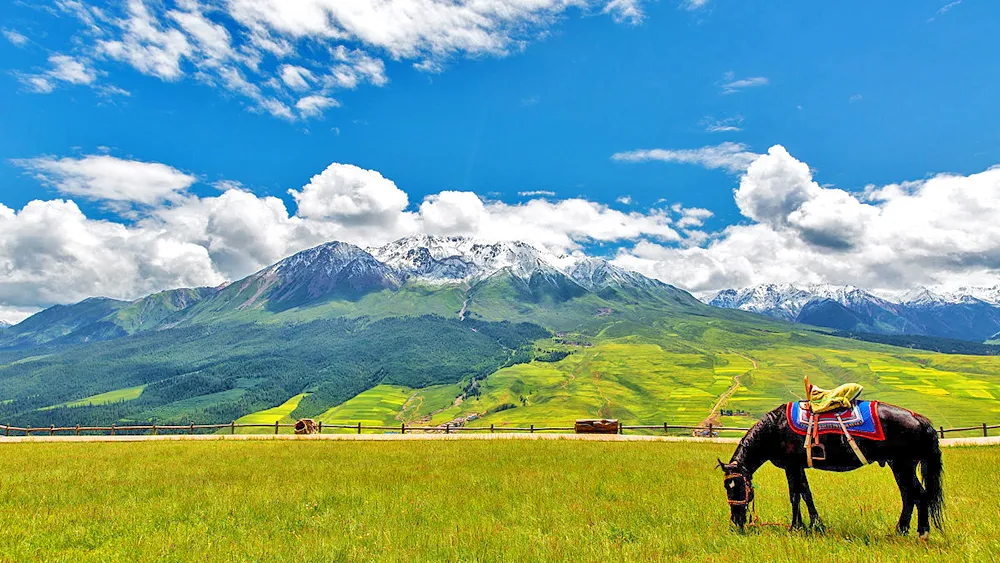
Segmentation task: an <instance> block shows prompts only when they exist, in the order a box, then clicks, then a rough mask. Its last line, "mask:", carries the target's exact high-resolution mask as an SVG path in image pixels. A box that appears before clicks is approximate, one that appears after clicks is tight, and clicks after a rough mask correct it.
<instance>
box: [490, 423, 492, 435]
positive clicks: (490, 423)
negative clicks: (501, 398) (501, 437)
mask: <svg viewBox="0 0 1000 563" xmlns="http://www.w3.org/2000/svg"><path fill="white" fill-rule="evenodd" d="M492 433H493V423H492V422H491V423H490V434H492Z"/></svg>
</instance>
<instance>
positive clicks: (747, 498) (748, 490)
mask: <svg viewBox="0 0 1000 563" xmlns="http://www.w3.org/2000/svg"><path fill="white" fill-rule="evenodd" d="M735 479H742V480H743V487H744V489H745V494H744V495H743V500H733V499H731V498H727V499H726V500H727V501H728V502H729V506H746V505H748V504H750V503H751V502H753V485H751V484H750V479H747V478H746V476H745V475H743V474H742V473H729V474H727V475H726V476H725V477H724V478H723V479H722V483H723V484H725V483H727V482H729V481H733V480H735ZM727 496H728V495H727Z"/></svg>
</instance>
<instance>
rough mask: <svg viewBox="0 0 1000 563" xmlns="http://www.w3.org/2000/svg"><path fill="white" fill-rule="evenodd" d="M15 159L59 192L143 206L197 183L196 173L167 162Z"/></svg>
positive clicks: (174, 198)
mask: <svg viewBox="0 0 1000 563" xmlns="http://www.w3.org/2000/svg"><path fill="white" fill-rule="evenodd" d="M14 162H15V163H16V164H18V165H20V166H22V167H24V168H26V169H27V170H30V171H31V172H33V173H34V174H35V176H36V177H37V178H39V179H40V180H41V181H42V182H44V183H45V184H47V185H50V186H52V187H54V188H55V189H57V190H58V191H59V192H60V193H63V194H66V195H77V196H81V197H84V198H87V199H94V200H103V201H118V202H134V203H140V204H143V205H156V204H158V203H161V202H163V201H177V200H179V199H180V198H181V197H182V195H183V193H184V191H185V190H186V189H187V188H188V187H190V186H191V185H192V184H193V183H194V182H195V177H194V176H192V175H190V174H185V173H183V172H181V171H180V170H177V169H176V168H172V167H170V166H167V165H165V164H160V163H157V162H140V161H136V160H123V159H120V158H116V157H113V156H108V155H90V156H85V157H83V158H59V159H57V158H52V157H42V158H33V159H28V160H16V161H14Z"/></svg>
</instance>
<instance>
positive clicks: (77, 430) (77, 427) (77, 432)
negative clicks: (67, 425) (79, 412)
mask: <svg viewBox="0 0 1000 563" xmlns="http://www.w3.org/2000/svg"><path fill="white" fill-rule="evenodd" d="M76 435H77V436H79V435H80V425H79V424H77V425H76Z"/></svg>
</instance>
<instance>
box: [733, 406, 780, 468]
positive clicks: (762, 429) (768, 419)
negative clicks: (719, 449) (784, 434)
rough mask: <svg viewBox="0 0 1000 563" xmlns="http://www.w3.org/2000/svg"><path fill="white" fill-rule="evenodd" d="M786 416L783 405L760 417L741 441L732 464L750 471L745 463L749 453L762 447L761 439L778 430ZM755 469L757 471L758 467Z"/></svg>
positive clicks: (734, 453)
mask: <svg viewBox="0 0 1000 563" xmlns="http://www.w3.org/2000/svg"><path fill="white" fill-rule="evenodd" d="M784 416H785V405H782V406H780V407H778V408H776V409H774V410H772V411H771V412H768V413H767V414H765V415H764V416H762V417H760V420H758V421H757V423H756V424H754V425H753V426H751V427H750V430H748V431H747V433H746V434H745V435H744V436H743V438H742V439H741V440H740V443H739V445H738V446H736V451H735V452H733V457H732V459H731V460H730V463H735V464H736V465H737V466H739V467H742V468H744V469H749V468H748V467H747V466H746V463H745V462H746V458H747V453H748V452H749V451H753V450H755V449H756V448H757V447H758V446H759V445H760V441H761V439H763V438H764V437H765V436H767V435H768V434H770V433H771V432H773V431H774V430H776V429H777V428H778V427H779V426H780V425H781V422H782V419H783V418H784ZM753 469H754V470H755V469H756V467H754V468H753Z"/></svg>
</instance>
